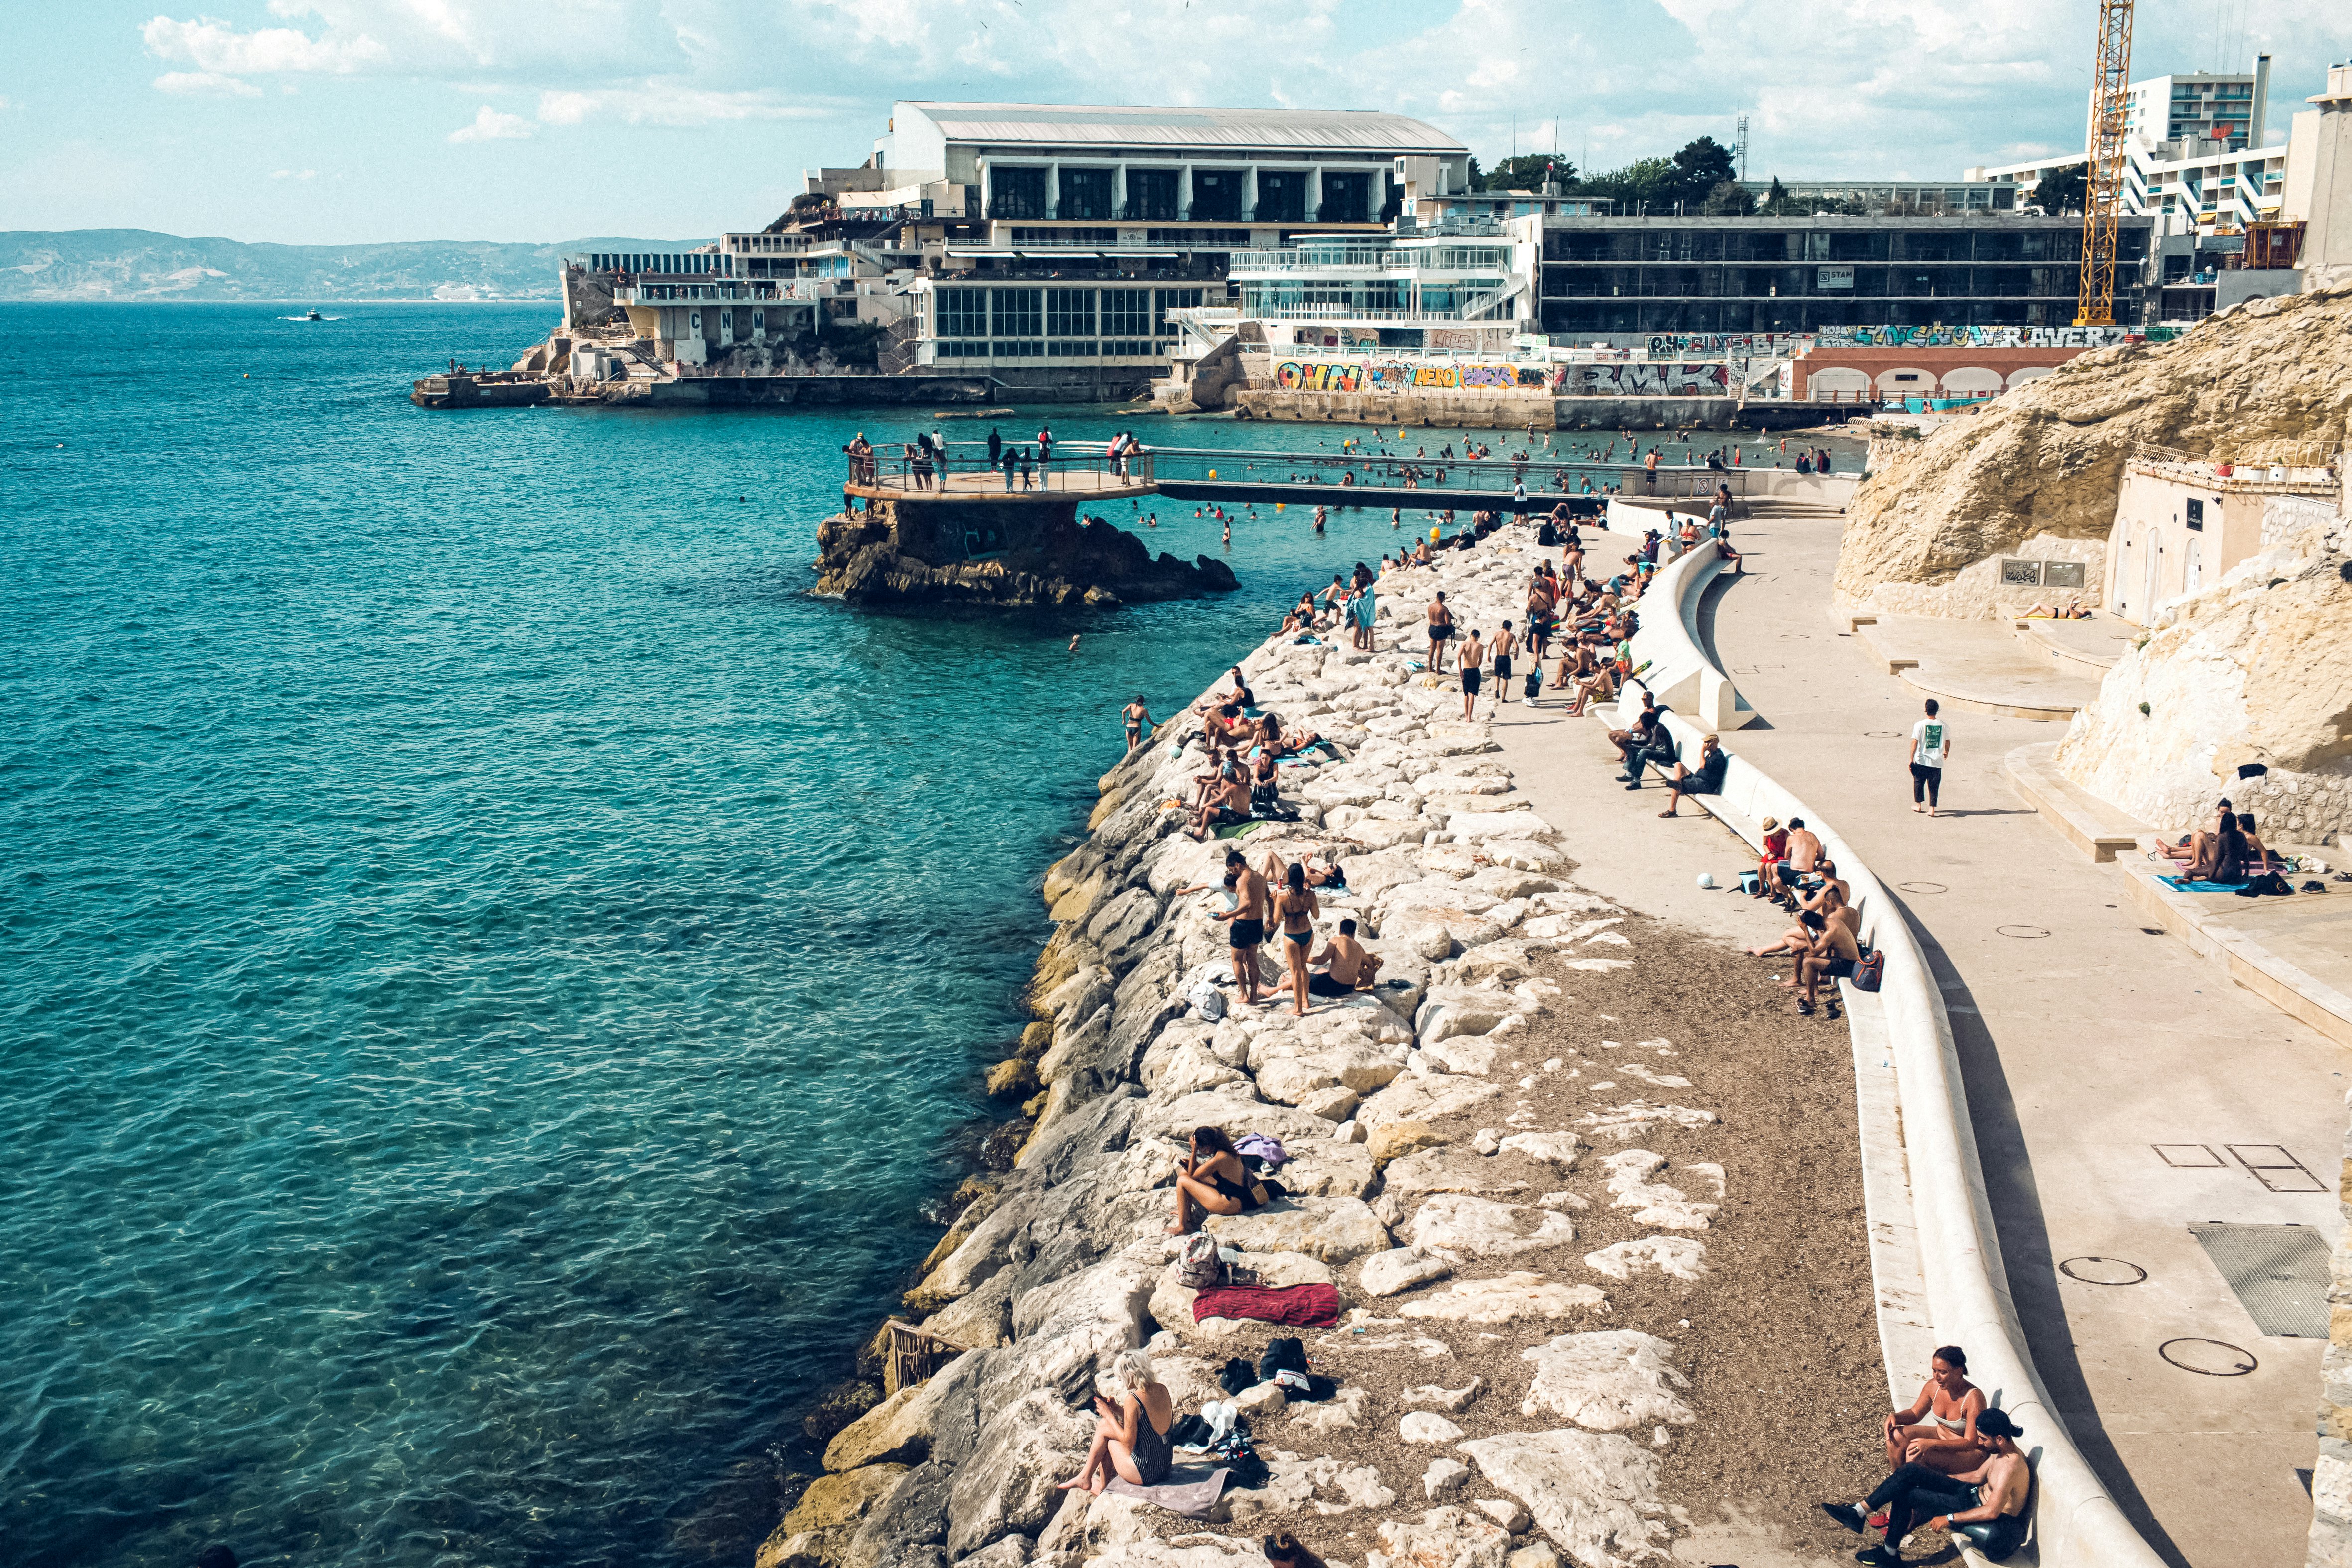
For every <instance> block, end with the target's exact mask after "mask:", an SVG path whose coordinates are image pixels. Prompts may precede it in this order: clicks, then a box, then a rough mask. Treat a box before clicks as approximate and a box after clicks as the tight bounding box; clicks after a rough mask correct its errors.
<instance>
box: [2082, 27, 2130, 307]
mask: <svg viewBox="0 0 2352 1568" xmlns="http://www.w3.org/2000/svg"><path fill="white" fill-rule="evenodd" d="M2132 3H2133V0H2099V52H2098V62H2097V64H2096V65H2095V67H2094V68H2093V69H2092V72H2091V145H2090V155H2089V166H2088V167H2087V168H2085V169H2084V171H2083V277H2082V282H2081V284H2080V285H2079V287H2078V288H2077V289H2076V292H2075V299H2074V324H2075V325H2076V326H2078V327H2109V326H2113V325H2114V324H2115V320H2116V220H2117V219H2118V218H2120V217H2122V216H2123V205H2124V177H2125V175H2126V173H2127V172H2128V163H2129V161H2128V159H2127V157H2126V153H2125V152H2124V121H2125V113H2126V109H2127V108H2128V106H2129V103H2130V91H2129V86H2130V80H2131V31H2132Z"/></svg>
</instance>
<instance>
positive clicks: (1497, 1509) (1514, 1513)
mask: <svg viewBox="0 0 2352 1568" xmlns="http://www.w3.org/2000/svg"><path fill="white" fill-rule="evenodd" d="M1471 1506H1473V1507H1474V1508H1475V1509H1476V1510H1478V1511H1479V1512H1480V1513H1483V1514H1485V1515H1486V1517H1487V1518H1488V1519H1491V1520H1493V1521H1495V1522H1496V1524H1499V1525H1501V1526H1502V1527H1503V1528H1504V1529H1505V1530H1507V1531H1510V1532H1511V1533H1512V1534H1513V1535H1517V1533H1518V1532H1519V1531H1523V1530H1525V1529H1526V1528H1527V1527H1528V1526H1529V1525H1531V1524H1533V1523H1534V1522H1535V1515H1533V1514H1531V1513H1529V1512H1528V1505H1527V1504H1525V1503H1523V1502H1521V1501H1520V1500H1518V1499H1517V1498H1515V1497H1490V1498H1480V1499H1479V1500H1477V1501H1476V1502H1475V1503H1474V1504H1472V1505H1471ZM1545 1550H1546V1552H1549V1550H1550V1549H1549V1547H1547V1548H1546V1549H1545ZM1517 1556H1518V1553H1517V1552H1512V1553H1511V1555H1510V1557H1507V1558H1505V1559H1504V1562H1505V1563H1506V1565H1507V1568H1517V1564H1516V1562H1515V1561H1514V1560H1515V1559H1517ZM1552 1561H1553V1562H1555V1563H1557V1562H1559V1559H1558V1558H1556V1557H1555V1558H1553V1559H1552Z"/></svg>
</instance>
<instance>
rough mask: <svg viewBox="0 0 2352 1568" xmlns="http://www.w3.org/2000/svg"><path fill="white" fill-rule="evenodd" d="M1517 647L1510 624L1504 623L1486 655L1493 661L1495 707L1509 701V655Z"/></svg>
mask: <svg viewBox="0 0 2352 1568" xmlns="http://www.w3.org/2000/svg"><path fill="white" fill-rule="evenodd" d="M1518 646H1519V640H1518V638H1517V637H1513V636H1512V635H1511V623H1510V622H1508V621H1505V622H1504V623H1503V629H1502V630H1501V631H1498V632H1496V634H1495V644H1494V647H1491V648H1490V649H1488V650H1487V651H1488V653H1489V654H1490V655H1491V656H1492V658H1494V660H1495V701H1496V705H1497V706H1500V705H1501V704H1503V703H1506V702H1508V701H1509V700H1511V655H1512V654H1513V653H1514V652H1516V651H1517V648H1518Z"/></svg>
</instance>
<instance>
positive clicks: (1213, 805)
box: [1184, 767, 1250, 844]
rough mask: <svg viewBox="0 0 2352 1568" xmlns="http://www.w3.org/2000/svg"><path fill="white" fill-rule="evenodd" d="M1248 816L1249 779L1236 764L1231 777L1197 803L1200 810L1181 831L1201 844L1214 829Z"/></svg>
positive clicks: (1247, 818) (1228, 825)
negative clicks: (1199, 805)
mask: <svg viewBox="0 0 2352 1568" xmlns="http://www.w3.org/2000/svg"><path fill="white" fill-rule="evenodd" d="M1249 819H1250V786H1249V778H1248V776H1247V775H1246V774H1244V773H1243V772H1242V771H1241V770H1240V769H1239V768H1238V767H1236V768H1235V769H1234V772H1233V773H1232V775H1231V776H1229V777H1227V778H1224V779H1223V780H1221V781H1219V783H1218V784H1217V788H1216V791H1215V793H1213V795H1210V797H1209V798H1208V799H1207V800H1205V801H1203V802H1202V803H1201V809H1200V810H1198V811H1196V812H1194V813H1193V814H1192V826H1190V827H1188V828H1186V829H1185V830H1184V831H1185V832H1187V833H1189V834H1191V835H1192V837H1194V838H1195V839H1197V840H1199V841H1200V842H1202V843H1204V844H1205V843H1207V842H1208V839H1209V835H1210V834H1212V833H1213V832H1214V831H1215V830H1216V829H1218V828H1220V827H1230V826H1233V825H1234V824H1235V823H1237V822H1247V821H1248V820H1249Z"/></svg>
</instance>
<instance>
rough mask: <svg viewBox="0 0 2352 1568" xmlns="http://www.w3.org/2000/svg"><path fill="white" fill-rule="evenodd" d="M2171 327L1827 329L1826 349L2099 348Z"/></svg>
mask: <svg viewBox="0 0 2352 1568" xmlns="http://www.w3.org/2000/svg"><path fill="white" fill-rule="evenodd" d="M2175 331H2176V329H2174V328H2171V327H1823V328H1822V330H1821V331H1820V332H1819V333H1817V334H1816V336H1817V337H1818V338H1819V339H1820V341H1821V342H1822V346H1824V347H1829V346H1832V345H1835V346H1838V347H1842V348H1844V347H1851V348H1913V347H1922V346H1924V347H1930V348H1942V347H1950V348H1972V349H2095V348H2105V347H2106V346H2107V345H2108V344H2110V343H2121V342H2141V341H2143V340H2144V341H2147V342H2159V343H2160V342H2169V341H2171V339H2172V337H2173V336H2174V334H2175Z"/></svg>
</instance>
